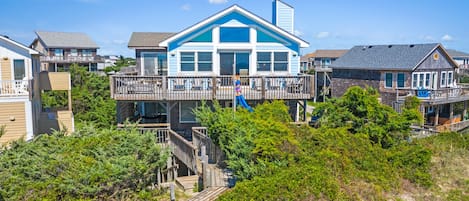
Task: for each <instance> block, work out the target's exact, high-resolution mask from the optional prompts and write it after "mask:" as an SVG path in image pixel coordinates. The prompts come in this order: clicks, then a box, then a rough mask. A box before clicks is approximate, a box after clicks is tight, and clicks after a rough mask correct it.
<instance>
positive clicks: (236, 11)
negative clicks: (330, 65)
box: [159, 5, 309, 50]
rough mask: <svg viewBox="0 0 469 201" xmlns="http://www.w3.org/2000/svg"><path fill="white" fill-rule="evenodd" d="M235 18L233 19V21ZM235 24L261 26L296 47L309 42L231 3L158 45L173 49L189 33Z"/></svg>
mask: <svg viewBox="0 0 469 201" xmlns="http://www.w3.org/2000/svg"><path fill="white" fill-rule="evenodd" d="M233 20H235V21H233ZM222 24H225V25H235V24H238V25H239V24H244V25H249V26H255V27H261V28H263V29H264V30H268V31H269V32H270V33H271V34H274V35H276V36H277V37H279V38H282V39H284V40H285V41H291V42H293V43H295V45H296V46H298V47H308V46H309V44H308V43H307V42H305V41H304V40H302V39H300V38H298V37H297V36H295V35H293V34H291V33H289V32H287V31H285V30H283V29H281V28H279V27H277V26H275V25H273V24H272V23H270V22H268V21H266V20H265V19H262V18H261V17H259V16H257V15H255V14H253V13H251V12H249V11H247V10H245V9H243V8H241V7H239V6H237V5H233V6H231V7H229V8H227V9H225V10H223V11H221V12H219V13H217V14H215V15H213V16H211V17H209V18H207V19H205V20H203V21H201V22H199V23H197V24H195V25H193V26H191V27H189V28H187V29H185V30H183V31H181V32H179V33H177V34H175V35H174V36H172V37H170V38H168V39H166V40H164V41H162V42H161V43H160V44H159V45H160V46H164V47H168V49H170V50H171V49H174V48H175V46H177V45H178V44H181V43H183V42H184V41H187V38H189V37H191V34H197V33H201V32H203V31H206V30H208V29H211V28H213V27H215V26H220V25H222Z"/></svg>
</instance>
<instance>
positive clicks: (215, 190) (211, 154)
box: [118, 124, 235, 200]
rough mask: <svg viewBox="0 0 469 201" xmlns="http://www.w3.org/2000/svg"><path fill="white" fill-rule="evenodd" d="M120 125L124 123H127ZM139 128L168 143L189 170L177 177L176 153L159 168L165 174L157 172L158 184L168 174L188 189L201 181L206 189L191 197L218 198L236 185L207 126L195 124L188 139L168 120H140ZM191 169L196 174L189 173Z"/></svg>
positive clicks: (178, 159)
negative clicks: (184, 174) (177, 131)
mask: <svg viewBox="0 0 469 201" xmlns="http://www.w3.org/2000/svg"><path fill="white" fill-rule="evenodd" d="M118 126H119V127H125V125H118ZM137 128H138V130H139V131H140V132H152V133H154V134H155V135H156V140H157V143H160V144H163V146H168V147H169V149H170V150H171V153H172V155H173V156H174V157H175V158H177V161H180V162H181V163H183V164H184V165H185V166H186V167H187V169H188V170H190V171H188V172H189V175H188V176H182V177H178V175H177V172H178V171H177V168H178V167H179V165H177V164H176V162H175V161H176V160H173V157H170V158H169V159H168V162H167V168H166V170H164V171H163V170H162V171H160V172H161V173H162V174H161V175H158V184H161V183H164V178H165V177H166V181H171V180H173V181H175V183H176V184H177V185H178V186H179V187H180V188H182V190H183V191H185V192H188V191H192V190H193V188H194V187H195V186H199V185H202V187H203V189H204V190H203V191H202V192H200V193H199V194H197V195H196V196H195V197H194V198H192V199H191V200H215V199H216V198H217V197H218V196H220V195H221V194H222V193H223V192H224V191H226V190H227V189H228V188H229V187H232V186H234V182H235V181H234V178H233V175H232V173H231V172H230V171H229V170H227V169H225V168H223V167H224V164H223V160H224V155H223V153H222V151H221V150H220V148H218V147H217V146H215V144H214V143H213V142H212V141H211V139H210V138H209V137H208V136H207V130H206V128H204V127H194V128H192V139H193V141H188V140H186V139H185V138H184V137H182V136H181V135H179V134H178V133H176V132H175V131H173V130H171V129H170V127H169V124H139V125H137ZM190 172H192V173H195V175H190ZM163 173H166V174H167V175H164V174H163ZM199 181H202V183H199ZM195 184H197V185H195Z"/></svg>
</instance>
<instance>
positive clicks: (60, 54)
mask: <svg viewBox="0 0 469 201" xmlns="http://www.w3.org/2000/svg"><path fill="white" fill-rule="evenodd" d="M54 56H56V57H63V56H64V50H63V49H55V50H54Z"/></svg>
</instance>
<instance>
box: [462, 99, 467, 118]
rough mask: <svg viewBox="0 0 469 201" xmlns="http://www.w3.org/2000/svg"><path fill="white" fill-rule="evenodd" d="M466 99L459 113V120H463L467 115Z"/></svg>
mask: <svg viewBox="0 0 469 201" xmlns="http://www.w3.org/2000/svg"><path fill="white" fill-rule="evenodd" d="M466 113H467V101H464V110H463V111H462V115H461V118H462V119H461V121H464V120H465V119H466V116H467V114H466Z"/></svg>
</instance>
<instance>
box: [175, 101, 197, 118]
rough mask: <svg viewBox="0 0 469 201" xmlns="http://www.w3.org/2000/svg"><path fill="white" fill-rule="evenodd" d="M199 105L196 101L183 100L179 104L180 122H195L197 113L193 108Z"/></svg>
mask: <svg viewBox="0 0 469 201" xmlns="http://www.w3.org/2000/svg"><path fill="white" fill-rule="evenodd" d="M196 107H197V102H196V101H183V102H181V103H180V104H179V122H181V123H194V122H196V121H195V120H196V119H195V115H194V113H192V109H194V108H196Z"/></svg>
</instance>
